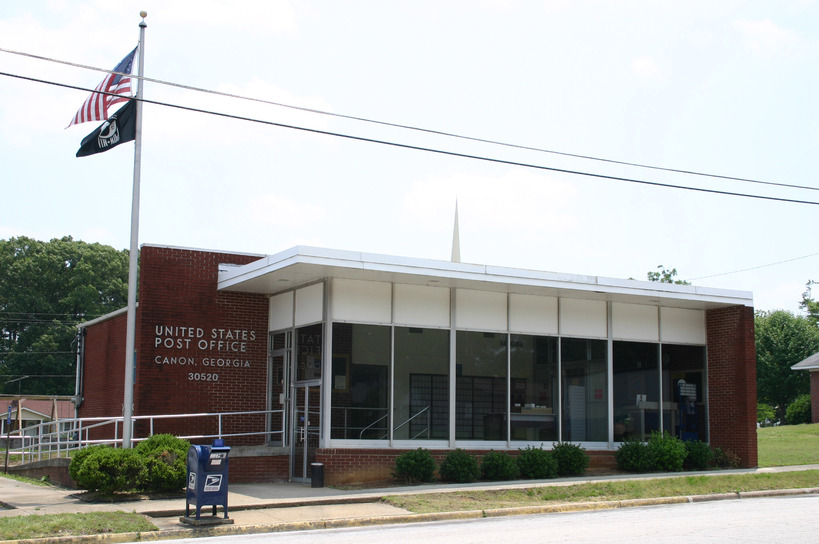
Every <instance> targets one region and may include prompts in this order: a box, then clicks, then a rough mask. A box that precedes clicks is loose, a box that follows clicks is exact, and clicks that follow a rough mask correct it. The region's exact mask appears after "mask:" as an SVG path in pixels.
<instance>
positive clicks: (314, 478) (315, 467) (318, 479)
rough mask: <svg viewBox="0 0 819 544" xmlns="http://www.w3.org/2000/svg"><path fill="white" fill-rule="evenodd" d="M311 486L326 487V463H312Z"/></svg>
mask: <svg viewBox="0 0 819 544" xmlns="http://www.w3.org/2000/svg"><path fill="white" fill-rule="evenodd" d="M310 487H324V463H310Z"/></svg>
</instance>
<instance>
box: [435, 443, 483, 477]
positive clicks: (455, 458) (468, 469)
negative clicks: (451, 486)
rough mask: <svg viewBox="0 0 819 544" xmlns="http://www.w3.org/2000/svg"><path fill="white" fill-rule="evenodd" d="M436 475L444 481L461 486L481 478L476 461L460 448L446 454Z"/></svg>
mask: <svg viewBox="0 0 819 544" xmlns="http://www.w3.org/2000/svg"><path fill="white" fill-rule="evenodd" d="M438 473H439V474H440V475H441V479H442V480H444V481H448V482H457V483H462V484H464V483H469V482H476V481H478V478H480V477H481V469H480V467H479V466H478V460H477V459H476V458H475V456H474V455H470V454H468V453H466V452H465V451H464V450H462V449H460V448H457V449H454V450H452V451H450V452H449V453H447V454H446V457H445V458H444V460H443V462H442V463H441V467H440V468H439V469H438Z"/></svg>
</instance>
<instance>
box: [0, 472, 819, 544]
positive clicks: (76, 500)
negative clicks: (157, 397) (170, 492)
mask: <svg viewBox="0 0 819 544" xmlns="http://www.w3.org/2000/svg"><path fill="white" fill-rule="evenodd" d="M801 470H819V465H801V466H793V467H777V468H766V469H737V470H722V471H706V472H686V473H682V474H651V475H608V476H585V477H580V478H561V479H558V480H536V481H532V480H526V481H514V482H502V483H495V484H486V483H476V484H463V485H459V484H436V485H420V486H410V487H389V488H381V489H362V490H340V489H334V488H327V487H324V488H312V487H310V485H309V484H299V483H292V482H282V483H264V484H234V485H231V486H230V489H229V495H228V516H229V518H230V519H231V520H233V523H232V524H230V525H215V526H209V527H191V526H190V525H188V524H185V523H182V522H180V517H181V516H184V514H185V499H184V498H183V497H181V498H171V499H151V500H147V499H145V500H131V501H123V502H116V503H97V502H87V501H84V500H82V498H81V497H82V493H81V492H79V491H76V490H69V489H63V488H56V487H50V486H37V485H33V484H29V483H24V482H19V481H17V480H12V479H9V478H2V477H0V506H4V507H6V508H9V509H6V510H0V517H8V516H20V515H44V514H58V513H77V512H94V511H109V512H110V511H124V512H136V513H140V514H143V515H146V516H148V517H150V518H151V521H152V522H153V523H154V525H156V526H157V527H158V528H159V531H156V532H153V533H141V534H139V535H136V534H130V535H129V534H122V535H116V534H106V535H98V537H97V538H96V540H97V541H99V542H130V541H133V540H137V539H141V540H159V539H168V538H183V537H190V536H202V535H211V534H213V535H216V534H247V533H257V532H275V531H292V530H300V529H312V528H322V527H342V526H347V527H349V526H356V525H373V524H386V523H402V522H408V521H431V520H434V519H463V518H469V517H476V516H483V515H509V514H524V513H536V512H547V511H567V510H588V509H591V508H616V507H623V506H638V505H645V504H659V503H669V502H690V501H692V500H714V499H724V498H741V497H742V496H743V495H742V494H728V495H726V496H716V497H672V498H663V499H647V500H638V501H614V502H616V503H617V504H608V505H606V504H600V503H572V504H566V505H557V506H555V505H552V506H550V507H534V508H531V507H526V508H515V509H504V510H503V511H498V512H489V513H487V512H455V513H446V512H444V513H440V514H436V515H418V514H412V513H411V512H408V511H406V510H403V509H400V508H396V507H393V506H390V505H388V504H385V503H382V502H380V500H381V498H382V497H384V496H387V495H406V494H418V493H431V492H452V491H462V490H489V489H515V488H531V487H543V486H555V485H572V484H576V483H585V482H596V481H606V480H623V479H649V478H667V477H674V476H681V477H682V476H691V475H700V474H702V475H722V474H752V473H765V472H785V471H801ZM797 492H799V493H819V481H817V488H814V489H808V490H798V491H797V490H792V491H789V492H788V493H797ZM771 494H783V493H782V492H778V491H775V492H767V493H765V495H771ZM756 495H758V494H756ZM745 496H747V497H750V496H755V494H745ZM191 511H192V512H193V508H191ZM210 513H211V507H204V508H203V509H202V517H203V518H210ZM223 516H224V513H223V512H222V511H221V509H220V510H219V514H218V517H220V518H221V517H223ZM81 539H82V541H83V542H88V537H81ZM79 541H80V538H78V539H77V542H79ZM60 542H66V540H65V537H63V538H61V539H60Z"/></svg>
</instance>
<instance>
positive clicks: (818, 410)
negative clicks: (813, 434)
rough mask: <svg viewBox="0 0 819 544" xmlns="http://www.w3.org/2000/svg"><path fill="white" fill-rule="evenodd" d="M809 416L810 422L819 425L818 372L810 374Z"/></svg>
mask: <svg viewBox="0 0 819 544" xmlns="http://www.w3.org/2000/svg"><path fill="white" fill-rule="evenodd" d="M802 372H804V370H803V371H802ZM810 415H811V422H813V423H819V371H816V370H813V371H811V373H810Z"/></svg>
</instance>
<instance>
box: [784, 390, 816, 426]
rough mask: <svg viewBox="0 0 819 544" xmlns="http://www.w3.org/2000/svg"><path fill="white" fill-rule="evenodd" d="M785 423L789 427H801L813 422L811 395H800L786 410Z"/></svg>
mask: <svg viewBox="0 0 819 544" xmlns="http://www.w3.org/2000/svg"><path fill="white" fill-rule="evenodd" d="M785 422H787V424H788V425H801V424H802V423H810V422H811V413H810V395H808V394H804V395H799V396H798V397H796V399H794V401H793V402H792V403H790V404H789V405H788V408H787V410H785Z"/></svg>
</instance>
